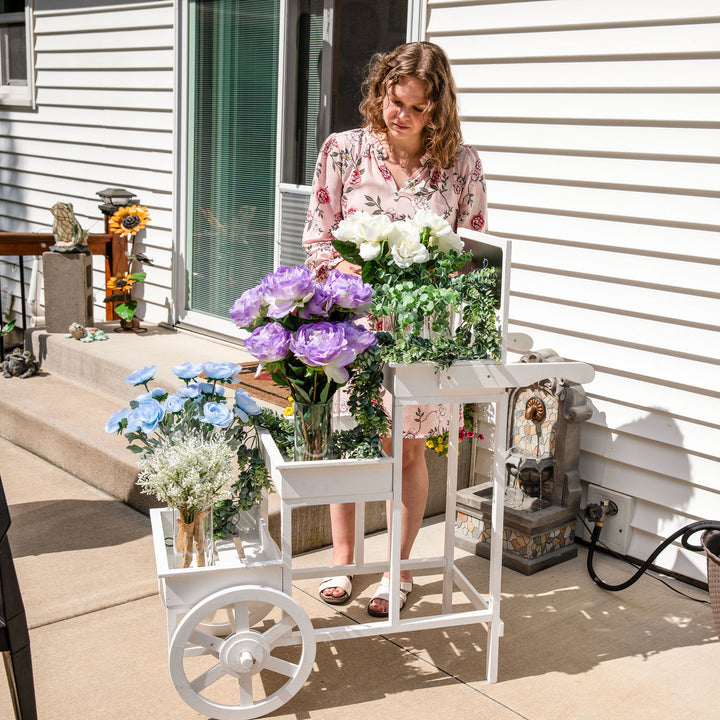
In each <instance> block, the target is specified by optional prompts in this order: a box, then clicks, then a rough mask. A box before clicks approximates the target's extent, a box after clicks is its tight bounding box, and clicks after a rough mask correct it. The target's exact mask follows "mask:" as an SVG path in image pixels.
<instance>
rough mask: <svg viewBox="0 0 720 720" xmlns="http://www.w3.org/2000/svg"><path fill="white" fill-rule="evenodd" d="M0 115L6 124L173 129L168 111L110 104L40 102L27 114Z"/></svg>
mask: <svg viewBox="0 0 720 720" xmlns="http://www.w3.org/2000/svg"><path fill="white" fill-rule="evenodd" d="M2 117H3V118H4V119H6V120H8V121H9V122H10V123H14V122H16V121H22V122H33V121H36V122H45V123H59V124H63V125H77V126H80V127H85V126H90V125H96V126H101V127H106V128H121V129H132V130H155V131H158V130H166V131H169V132H172V131H173V130H174V125H173V115H172V112H170V111H168V110H136V109H127V110H126V109H124V108H122V109H121V108H119V107H117V106H116V103H114V104H113V105H112V106H111V107H106V108H103V107H83V108H78V107H76V106H72V107H71V106H67V107H65V106H62V105H58V106H49V105H41V106H39V107H38V108H37V112H36V113H34V114H33V115H32V117H33V118H34V120H33V119H30V118H31V116H30V115H29V114H28V113H24V114H23V113H18V112H12V111H8V112H3V113H2Z"/></svg>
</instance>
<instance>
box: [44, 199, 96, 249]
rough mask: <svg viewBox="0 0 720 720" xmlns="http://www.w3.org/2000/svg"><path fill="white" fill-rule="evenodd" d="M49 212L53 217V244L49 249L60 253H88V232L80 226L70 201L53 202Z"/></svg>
mask: <svg viewBox="0 0 720 720" xmlns="http://www.w3.org/2000/svg"><path fill="white" fill-rule="evenodd" d="M50 212H51V213H52V214H53V217H54V218H55V220H54V221H53V236H54V238H55V244H54V245H53V246H52V247H51V248H50V250H52V251H54V252H61V253H84V254H89V253H90V248H88V245H87V239H88V234H87V232H85V230H83V229H82V227H80V223H79V222H78V220H77V218H76V217H75V213H74V212H73V206H72V203H63V202H58V203H55V204H54V205H53V206H52V208H51V209H50Z"/></svg>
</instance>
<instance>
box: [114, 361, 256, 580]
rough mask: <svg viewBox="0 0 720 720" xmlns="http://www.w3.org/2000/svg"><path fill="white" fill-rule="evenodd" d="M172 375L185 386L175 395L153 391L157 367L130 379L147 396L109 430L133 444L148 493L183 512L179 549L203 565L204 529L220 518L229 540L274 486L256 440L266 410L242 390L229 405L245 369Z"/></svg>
mask: <svg viewBox="0 0 720 720" xmlns="http://www.w3.org/2000/svg"><path fill="white" fill-rule="evenodd" d="M172 370H173V373H174V374H175V375H177V376H178V377H179V378H180V379H181V380H182V381H183V383H184V385H183V386H182V387H180V388H178V389H177V390H176V392H174V393H169V392H167V391H166V390H164V389H163V388H154V389H153V390H152V391H150V390H149V388H148V383H149V382H150V381H151V380H152V379H153V378H154V377H155V373H156V372H157V366H156V365H149V366H146V367H143V368H140V369H139V370H136V371H135V372H133V373H131V374H130V375H128V376H127V377H126V378H125V380H126V382H128V383H129V384H130V385H133V386H139V385H142V386H144V387H145V390H146V392H144V393H141V394H140V395H138V396H137V397H136V398H135V399H134V400H131V401H130V403H129V407H126V408H123V409H122V410H118V411H117V412H115V413H113V414H112V415H111V416H110V419H109V420H108V422H107V424H106V425H105V431H106V432H108V433H120V434H123V435H124V436H125V439H126V440H128V441H129V443H130V444H129V445H128V449H129V450H131V451H132V452H133V453H135V454H137V455H138V456H139V458H138V464H139V466H140V469H141V473H140V476H139V477H138V484H139V485H140V487H141V488H142V492H144V493H147V494H149V495H155V497H157V498H158V500H161V501H163V502H167V504H168V505H169V506H170V507H172V508H174V509H176V510H177V512H178V514H179V517H178V524H179V526H180V527H179V531H178V534H179V535H180V534H182V537H183V541H182V543H177V544H176V546H179V547H181V548H182V552H183V553H184V554H186V556H187V554H188V553H189V555H190V556H191V555H192V545H193V542H194V543H195V550H196V553H197V554H198V562H200V551H203V550H205V548H204V547H198V542H200V541H199V540H198V537H199V534H200V530H199V528H200V527H201V525H202V524H207V523H208V520H209V519H214V531H215V535H216V536H218V537H222V536H224V535H228V534H231V532H232V529H233V526H234V524H235V518H236V515H237V512H238V511H239V510H247V509H249V508H250V507H251V506H252V505H253V504H254V503H255V502H257V501H258V500H259V499H260V497H261V495H262V492H263V489H265V488H269V487H270V479H269V477H268V475H267V471H266V469H265V463H264V461H263V458H262V455H261V453H260V444H259V438H258V426H259V425H260V424H261V420H260V418H261V415H262V411H261V409H260V407H259V406H258V405H257V403H256V402H255V401H254V400H253V398H252V397H251V396H250V395H249V394H248V393H247V392H246V391H245V390H244V389H243V388H237V389H236V390H235V391H234V394H233V396H232V401H231V402H230V403H228V402H227V399H226V397H225V393H226V389H227V386H228V385H235V384H239V383H240V379H239V377H237V374H238V373H239V371H240V366H239V365H236V364H233V363H227V362H225V363H214V362H206V363H202V364H198V363H191V362H186V363H183V364H181V365H176V366H174V367H173V368H172ZM201 376H204V377H201ZM211 511H212V512H211ZM213 516H214V518H213ZM188 544H189V546H188ZM188 548H189V549H188ZM186 559H187V557H186ZM185 566H186V565H185Z"/></svg>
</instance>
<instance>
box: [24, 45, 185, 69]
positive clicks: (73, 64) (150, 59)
mask: <svg viewBox="0 0 720 720" xmlns="http://www.w3.org/2000/svg"><path fill="white" fill-rule="evenodd" d="M174 64H175V51H174V50H173V48H172V47H169V48H145V49H144V50H143V51H142V52H137V50H125V49H124V48H117V49H113V50H107V49H106V48H104V49H102V50H86V49H85V48H84V47H78V48H76V51H75V52H71V53H68V52H43V53H41V54H39V55H38V56H37V60H36V62H35V68H36V69H37V70H38V71H43V70H78V69H82V68H83V67H85V68H93V70H103V69H107V70H117V69H118V68H125V69H127V70H136V69H142V68H146V69H152V70H171V69H172V68H173V66H174Z"/></svg>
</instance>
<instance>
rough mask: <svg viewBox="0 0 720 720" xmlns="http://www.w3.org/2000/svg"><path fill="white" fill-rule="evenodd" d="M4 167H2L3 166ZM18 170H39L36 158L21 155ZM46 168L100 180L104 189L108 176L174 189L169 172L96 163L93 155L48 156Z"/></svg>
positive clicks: (143, 185) (61, 174)
mask: <svg viewBox="0 0 720 720" xmlns="http://www.w3.org/2000/svg"><path fill="white" fill-rule="evenodd" d="M0 169H1V168H0ZM13 169H14V170H15V172H17V173H24V172H34V171H36V161H35V158H26V157H19V158H18V162H17V164H16V166H15V167H14V168H13ZM42 169H43V172H44V173H45V174H48V175H54V176H56V177H59V178H64V177H79V178H84V179H85V180H86V181H87V182H89V183H93V184H97V185H98V187H99V188H100V189H102V188H103V187H107V178H108V177H110V178H115V181H116V182H117V183H119V186H120V187H126V188H133V189H137V188H161V189H163V190H171V189H172V178H171V175H170V174H169V173H162V172H159V171H155V170H150V169H144V168H134V167H121V168H118V167H117V166H113V167H110V168H109V167H106V166H103V165H99V164H93V163H92V162H90V159H89V158H78V159H77V161H68V160H47V162H45V161H44V162H43V168H42Z"/></svg>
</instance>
